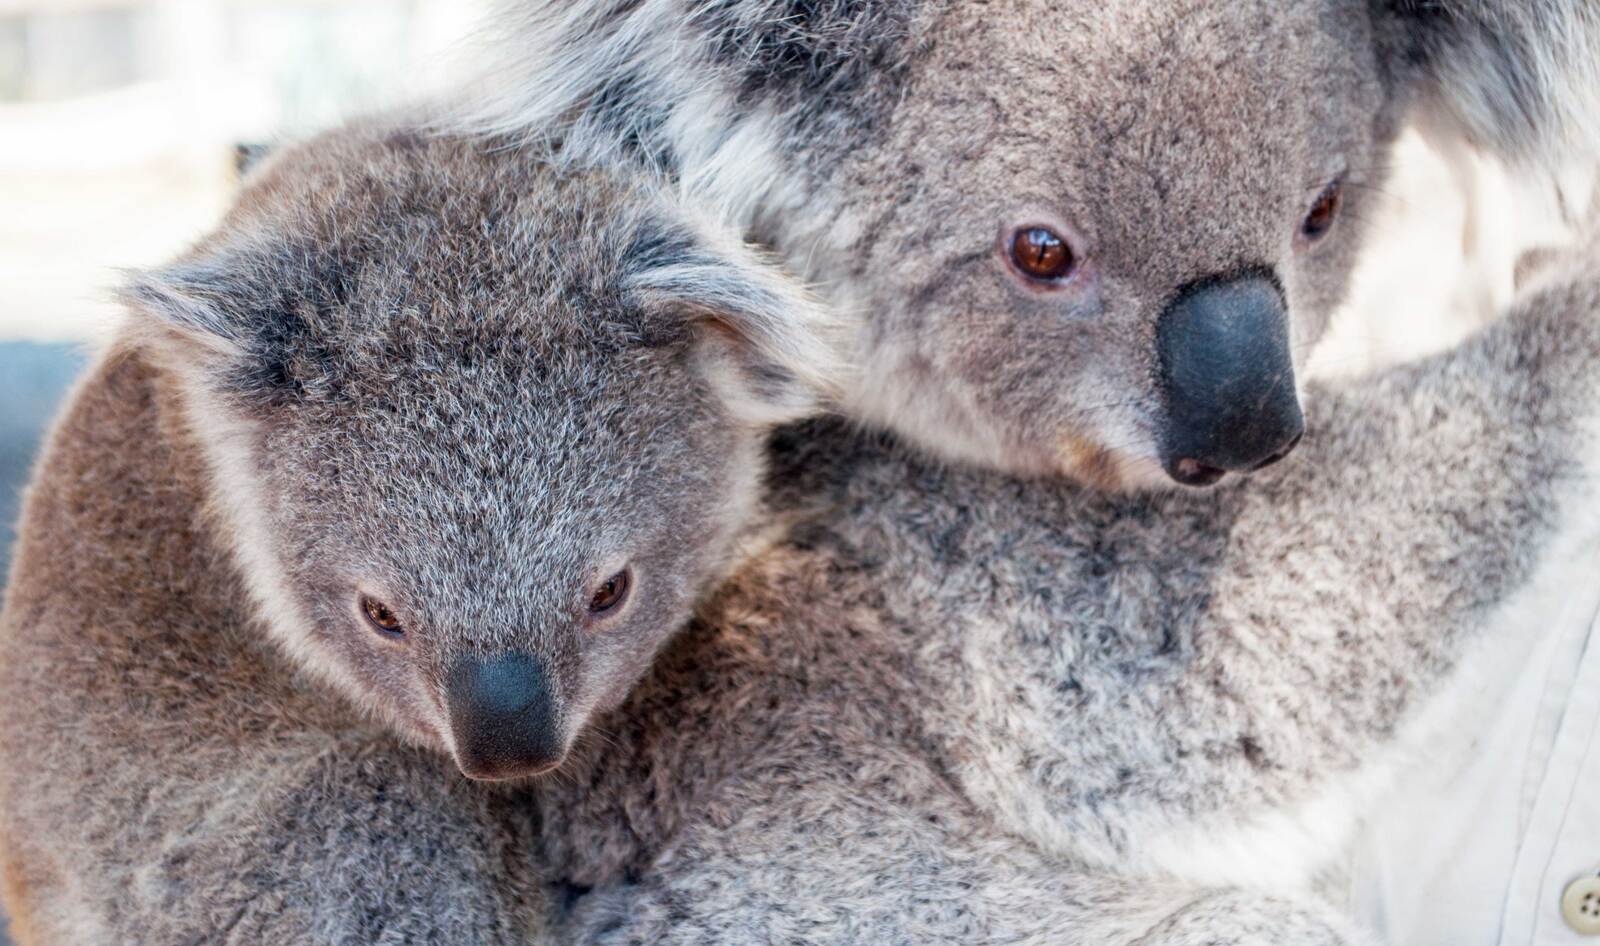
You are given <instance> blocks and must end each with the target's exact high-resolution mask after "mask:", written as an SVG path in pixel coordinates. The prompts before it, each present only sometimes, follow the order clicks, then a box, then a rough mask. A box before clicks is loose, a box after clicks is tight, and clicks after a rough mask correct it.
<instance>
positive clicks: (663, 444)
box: [0, 123, 835, 944]
mask: <svg viewBox="0 0 1600 946" xmlns="http://www.w3.org/2000/svg"><path fill="white" fill-rule="evenodd" d="M126 298H127V300H128V302H129V304H130V308H131V310H132V312H131V315H132V318H131V319H130V322H129V325H128V327H127V328H126V330H125V331H123V332H122V333H121V335H120V336H119V337H118V339H117V340H116V342H115V343H114V345H113V346H112V347H111V350H110V352H109V353H108V354H107V355H106V356H105V357H104V358H103V359H102V360H101V362H100V363H99V365H98V367H97V368H96V369H95V370H94V371H93V372H92V373H91V374H90V376H89V377H88V379H87V380H86V381H85V382H84V383H83V385H82V386H81V387H80V389H79V391H78V392H77V395H76V397H75V398H74V400H73V403H72V405H71V407H70V408H69V409H68V411H67V413H66V416H65V418H64V419H63V420H62V422H61V423H60V425H59V427H58V429H57V430H56V432H55V434H54V436H53V438H52V440H51V443H50V446H49V448H48V450H47V455H46V458H45V459H44V461H43V464H42V466H41V468H40V471H39V473H38V476H37V478H36V481H35V483H34V484H33V486H32V487H31V490H30V492H29V496H28V500H27V511H26V513H25V524H24V525H23V528H22V533H21V540H20V543H19V546H18V549H17V557H16V564H15V566H14V571H13V574H12V579H11V583H10V588H9V591H8V596H7V600H6V609H5V611H4V614H3V616H0V640H3V641H4V642H5V646H7V647H8V648H13V651H12V654H11V656H10V657H8V658H7V660H6V661H5V662H4V668H3V670H0V693H4V695H5V696H4V700H3V701H0V760H3V761H0V849H3V851H4V878H5V890H6V897H7V901H8V904H9V905H10V907H11V908H12V909H13V910H14V916H15V918H16V919H15V922H16V924H17V926H18V930H17V935H18V938H19V939H20V940H21V941H22V942H24V943H43V942H71V943H110V942H145V943H174V944H175V943H187V942H202V941H203V942H218V941H224V940H226V941H229V942H239V941H251V942H274V943H285V942H324V941H348V942H380V941H381V942H394V943H400V942H406V943H412V942H424V941H427V942H450V943H463V942H473V943H476V942H497V943H498V942H505V943H511V942H524V941H526V939H527V936H528V935H529V930H530V929H534V928H536V925H537V921H538V919H539V918H540V917H541V916H542V915H543V912H542V911H538V910H534V911H530V910H529V906H530V904H532V903H533V902H534V895H535V893H536V892H537V891H538V890H539V885H538V883H537V882H535V881H533V880H531V879H529V880H524V881H522V882H519V883H508V882H506V881H510V880H513V879H515V878H518V877H520V876H522V875H523V874H524V873H525V872H526V871H525V870H524V869H523V868H522V867H519V866H518V865H519V861H520V859H521V858H522V857H524V856H525V852H526V849H527V844H526V843H518V838H519V833H518V832H519V831H521V832H526V831H527V830H530V823H529V822H528V815H527V812H526V810H525V809H524V808H521V807H517V806H509V805H506V804H504V803H503V802H502V801H501V800H500V797H499V796H497V795H495V794H493V793H491V792H487V791H474V790H473V789H472V788H470V787H469V786H468V785H465V784H463V783H462V781H461V779H460V778H459V777H458V776H453V775H452V774H451V772H452V770H451V768H450V767H449V765H448V763H447V762H445V761H444V759H443V758H442V757H436V752H437V751H442V752H444V753H448V754H449V755H451V756H454V757H455V759H456V761H457V762H458V763H459V764H460V765H461V767H462V769H463V770H464V771H468V772H469V773H471V774H474V775H478V774H484V775H486V776H488V777H494V776H498V775H507V774H510V775H517V774H524V773H523V770H522V768H519V767H526V766H532V765H534V763H531V762H528V760H527V759H526V758H525V757H524V756H522V755H518V752H519V751H520V748H521V747H520V745H519V744H515V743H514V741H512V737H511V736H508V735H507V730H506V729H505V727H504V726H499V727H497V728H495V729H494V730H493V731H491V732H488V733H487V735H485V734H482V733H476V732H465V733H464V729H466V730H470V729H471V728H472V724H471V721H470V720H469V722H468V723H464V722H463V718H462V717H463V714H462V711H461V709H460V706H459V705H458V704H459V702H460V700H461V696H460V694H459V693H458V692H457V683H456V682H455V681H456V676H457V674H456V672H455V671H453V670H452V668H453V667H460V666H467V667H469V668H476V667H479V666H481V665H484V662H486V661H488V662H490V663H488V664H487V665H488V666H490V667H491V668H499V670H498V671H496V672H499V671H504V670H505V668H506V667H507V666H509V667H511V668H512V669H517V668H524V669H525V668H537V674H536V675H535V679H534V681H533V682H534V684H536V685H535V686H532V687H531V688H530V689H531V690H532V691H534V693H535V695H536V696H537V702H536V703H534V702H530V703H529V705H530V706H534V707H535V709H536V710H537V712H535V713H534V715H533V716H531V717H528V718H532V719H533V720H534V721H535V722H536V723H537V724H538V726H537V729H538V731H537V732H536V733H535V736H536V737H537V739H538V740H540V742H539V743H538V745H537V746H536V749H537V750H538V752H539V753H543V755H544V756H545V757H541V758H539V759H538V760H537V765H538V766H540V767H542V766H546V765H549V764H551V763H553V762H555V761H558V760H559V758H560V756H562V755H564V754H565V752H566V749H567V747H568V746H570V744H571V743H572V741H573V740H574V739H576V737H577V735H578V733H579V732H580V731H581V730H582V729H583V727H584V724H585V721H586V720H587V719H588V718H589V717H590V716H591V715H592V714H594V713H597V712H602V711H605V710H606V709H608V708H611V707H613V706H614V705H615V704H616V703H617V702H619V701H620V700H621V699H622V698H623V697H624V696H625V695H626V693H627V692H628V690H629V688H630V687H631V686H632V685H633V683H634V682H635V681H636V679H637V678H638V677H639V676H640V675H641V674H642V673H643V672H644V671H645V669H646V667H647V666H648V665H649V663H650V661H651V659H652V658H653V656H654V654H655V652H656V650H657V649H658V648H659V647H660V646H661V644H662V643H663V641H665V640H666V638H667V637H668V636H669V635H670V634H672V633H673V632H675V631H677V630H679V629H680V628H681V627H682V626H683V625H684V623H685V622H686V621H687V619H688V616H689V612H690V609H691V607H692V605H693V603H694V602H695V601H696V600H697V599H698V598H700V597H702V596H703V594H704V592H705V591H706V590H707V588H708V587H709V586H710V585H711V584H712V583H714V582H716V581H717V580H719V579H720V577H721V576H722V575H723V573H724V572H725V571H726V570H727V569H728V568H730V567H731V566H732V564H733V563H734V562H735V561H736V560H737V557H738V556H739V555H740V554H741V553H742V550H745V551H747V549H746V546H748V545H750V544H752V543H754V542H756V540H757V538H758V536H757V535H756V534H755V532H756V531H757V530H756V526H758V524H759V522H760V521H761V520H760V519H759V517H758V516H757V515H756V514H757V512H758V511H759V508H760V505H761V479H762V474H761V470H762V467H763V465H764V456H765V454H764V448H765V444H766V440H767V433H768V431H769V429H770V427H771V425H773V424H776V423H779V422H783V421H786V420H793V419H795V418H798V417H801V416H805V415H806V414H808V413H810V412H813V411H815V410H816V409H818V405H819V403H820V399H821V398H822V397H824V396H825V395H826V393H827V392H828V390H830V388H831V381H830V378H831V376H832V374H833V373H834V367H833V366H834V364H835V360H834V355H833V353H832V349H831V348H830V345H831V342H830V331H831V329H830V323H829V322H828V321H827V319H826V317H825V316H824V314H823V312H822V310H820V309H819V308H818V307H816V306H815V305H814V304H813V303H812V302H811V300H810V299H809V298H808V297H807V296H806V294H805V293H804V292H803V291H801V290H800V289H799V288H798V286H797V284H795V283H794V282H793V281H791V280H788V279H786V278H784V277H782V276H780V275H779V274H778V273H777V271H776V270H775V269H774V268H773V267H772V266H770V265H769V264H768V263H767V262H766V261H764V260H763V259H761V258H760V257H759V256H757V255H756V254H754V253H752V252H751V251H750V250H748V249H747V248H745V247H744V246H743V245H742V244H741V243H740V242H739V241H738V240H737V239H732V238H730V237H729V236H728V235H727V233H725V232H723V231H722V230H720V229H718V228H717V227H715V226H714V225H712V224H710V223H709V222H707V221H705V220H702V219H700V218H698V217H696V216H694V215H692V214H690V213H688V212H687V211H685V210H684V209H683V208H681V207H679V206H677V205H676V204H675V203H673V202H672V201H670V200H666V199H664V198H663V197H662V195H660V194H659V193H657V192H656V191H655V190H653V189H651V188H648V187H641V186H638V185H637V184H635V183H631V182H629V181H627V180H626V179H620V178H618V177H616V176H615V175H607V174H602V173H599V172H596V171H577V170H567V171H562V172H555V171H553V170H551V169H549V168H546V167H541V166H539V165H538V163H537V162H536V161H533V160H530V158H529V156H528V155H526V154H521V153H517V152H515V151H514V150H512V149H507V148H505V147H503V146H499V145H496V143H493V142H485V143H468V142H465V141H462V140H453V139H445V138H436V137H428V136H422V135H419V134H417V133H416V132H415V131H414V130H412V129H410V128H407V127H404V126H403V125H394V124H384V123H374V124H372V125H370V126H364V127H360V128H356V129H352V130H347V131H343V132H337V133H333V134H331V135H328V136H324V137H322V138H320V139H317V140H314V141H312V142H310V143H308V144H306V145H304V146H302V147H299V148H297V149H294V150H293V151H291V152H289V153H288V154H285V155H282V156H279V157H276V158H274V159H273V160H272V161H271V162H270V163H269V165H268V166H267V167H266V168H265V169H264V171H263V172H262V173H261V175H260V176H259V177H257V178H256V179H255V180H254V182H253V183H252V184H251V185H250V186H249V187H248V188H247V189H246V191H245V192H244V194H243V195H242V197H241V198H240V200H239V202H238V204H237V205H236V207H235V208H234V209H233V211H232V212H231V213H230V214H229V215H228V217H227V219H226V221H225V222H224V223H223V225H222V226H221V227H220V228H219V229H218V230H217V231H216V232H215V233H214V234H212V235H211V236H210V237H208V238H207V239H206V240H205V241H204V242H202V243H201V244H200V245H199V246H197V247H196V248H195V249H194V250H192V251H191V252H190V253H188V254H186V255H185V256H184V257H183V258H182V259H181V260H179V261H178V262H176V263H174V264H172V265H170V266H167V267H164V268H162V269H160V270H156V271H154V272H151V273H147V274H143V275H139V276H136V277H135V278H134V279H133V280H132V281H131V284H130V287H129V288H128V290H127V292H126ZM624 571H625V572H626V573H627V575H628V576H629V577H628V579H627V581H626V584H627V586H628V587H627V588H626V590H625V597H622V600H620V601H615V600H613V601H612V602H611V606H610V607H608V608H603V609H599V610H600V612H601V613H598V614H597V613H595V612H596V610H597V609H595V608H594V607H592V600H593V599H594V598H595V596H596V594H597V592H596V587H597V585H603V584H604V583H605V581H606V579H607V576H610V575H613V574H619V573H622V572H624ZM616 591H617V589H616V588H615V587H613V588H612V589H610V591H609V592H607V593H608V594H610V593H611V592H616ZM617 597H618V595H612V598H613V599H614V598H617ZM373 599H381V601H382V602H383V607H382V608H381V609H372V608H368V607H366V606H365V604H364V602H370V601H371V600H373ZM374 610H376V611H377V613H378V615H379V618H374V619H370V620H369V615H370V614H372V613H373V611H374ZM364 612H366V613H364ZM390 618H393V619H394V620H393V621H392V622H390V620H389V619H390ZM387 623H393V624H395V625H397V626H395V627H389V626H386V624H387ZM280 645H281V646H280ZM508 654H509V655H513V657H514V659H512V660H510V661H509V663H499V664H496V663H493V662H492V661H494V660H496V659H499V658H500V657H502V656H504V655H508ZM530 672H532V671H530ZM503 676H504V674H503V673H502V674H501V676H500V677H494V678H493V679H492V680H491V683H497V685H499V684H503V683H504V682H505V681H504V679H503ZM338 694H342V696H343V697H345V698H347V699H341V698H340V696H339V695H338ZM493 695H495V694H491V696H493ZM513 695H516V694H513ZM517 708H520V706H519V707H514V709H517ZM530 712H533V711H530ZM523 715H524V717H526V716H527V715H528V714H523ZM518 718H519V719H521V718H523V717H518ZM491 722H492V723H493V722H499V723H504V720H503V719H497V720H491ZM464 740H465V743H466V744H468V745H475V744H477V743H478V742H483V743H484V745H485V746H486V747H487V748H485V749H484V750H483V751H484V752H486V753H489V754H490V756H491V757H490V759H489V762H488V763H483V764H482V768H481V771H480V770H479V769H478V768H476V767H475V765H476V763H474V764H469V761H470V760H469V758H468V757H469V756H470V755H471V753H469V752H468V751H467V750H466V749H465V748H464ZM508 741H512V742H511V744H509V745H508ZM495 753H500V755H494V754H495ZM508 767H509V768H508ZM390 806H394V807H393V809H392V810H390ZM485 872H488V873H489V874H490V875H491V876H493V877H495V878H496V879H497V880H499V881H501V883H498V884H491V883H484V882H482V880H481V877H480V875H482V874H484V873H485Z"/></svg>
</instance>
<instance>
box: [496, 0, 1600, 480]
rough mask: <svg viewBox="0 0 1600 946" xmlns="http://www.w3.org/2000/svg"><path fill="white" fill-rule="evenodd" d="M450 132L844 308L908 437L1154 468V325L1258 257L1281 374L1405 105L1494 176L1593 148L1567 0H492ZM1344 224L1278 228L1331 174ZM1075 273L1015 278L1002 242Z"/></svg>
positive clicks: (949, 447) (1339, 262)
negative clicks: (789, 274)
mask: <svg viewBox="0 0 1600 946" xmlns="http://www.w3.org/2000/svg"><path fill="white" fill-rule="evenodd" d="M502 22H503V24H504V26H503V29H502V30H501V39H500V40H499V41H498V42H497V43H495V44H494V45H493V46H492V47H491V52H492V53H493V55H490V56H488V57H486V61H487V62H488V65H487V67H486V69H485V72H486V74H487V78H486V79H485V80H484V81H483V82H482V83H481V84H480V86H479V87H478V88H476V89H474V90H473V92H472V93H471V95H470V96H469V97H468V103H467V104H468V105H469V106H470V108H471V109H472V112H473V114H474V116H475V117H474V118H473V119H472V120H471V122H470V124H472V125H473V127H477V128H488V129H492V130H495V131H498V132H505V133H511V134H518V135H524V136H532V137H549V138H552V139H555V140H559V141H560V142H561V144H562V145H563V146H564V147H566V148H567V149H569V150H570V152H571V153H573V154H576V155H580V156H583V157H584V158H586V159H587V158H590V157H593V156H595V155H606V156H610V157H623V158H627V159H633V160H641V161H642V162H643V163H644V164H645V165H647V166H649V167H651V168H654V169H656V170H658V171H660V172H663V173H666V174H668V175H671V176H674V177H676V178H677V179H678V180H679V182H680V183H681V184H682V186H684V187H685V188H687V189H688V190H690V191H691V192H693V193H696V194H701V195H705V196H706V197H707V198H708V199H711V200H713V201H717V202H720V203H722V204H725V205H726V206H727V207H728V208H729V211H730V213H731V214H732V215H733V216H734V217H735V218H736V219H742V220H744V221H745V222H746V223H747V225H748V226H749V227H750V229H751V232H752V233H753V234H755V235H756V236H757V237H758V238H760V239H761V240H763V241H765V242H768V243H770V244H771V245H773V246H774V247H775V248H776V249H777V250H778V251H779V252H780V253H781V254H782V255H783V256H784V257H785V258H786V259H787V260H788V261H789V263H790V264H791V265H792V266H793V267H794V268H795V269H796V271H798V272H801V273H802V274H804V275H805V276H807V277H808V278H810V279H812V280H813V281H815V282H817V283H819V284H820V285H822V286H823V287H825V289H826V290H827V291H828V292H829V293H830V294H831V299H832V301H833V302H834V303H835V304H836V305H838V306H839V307H840V308H841V309H842V310H843V311H845V312H847V313H853V314H855V315H856V317H857V318H858V320H859V325H860V333H861V338H860V346H861V350H862V351H863V353H864V357H863V366H864V368H865V370H864V371H863V372H862V374H861V375H860V377H859V378H858V380H857V383H856V384H854V385H853V386H852V389H851V397H850V408H851V410H852V412H853V413H854V414H856V415H857V416H858V417H860V418H861V419H864V420H866V421H869V422H871V423H874V424H877V425H879V426H882V427H885V428H887V429H892V430H894V431H896V432H897V433H899V434H901V435H902V436H906V437H908V438H910V439H912V440H914V441H915V442H916V443H918V444H919V445H920V446H922V447H924V448H927V449H930V450H933V451H935V452H938V453H942V454H944V455H946V456H951V457H955V458H958V459H962V460H967V461H976V462H979V463H982V464H984V465H989V466H994V467H998V468H1001V469H1006V470H1010V471H1013V472H1020V473H1027V474H1036V473H1046V474H1061V473H1065V474H1067V475H1071V476H1074V477H1077V478H1079V479H1080V480H1083V481H1086V482H1089V483H1091V484H1094V485H1099V486H1108V487H1130V486H1131V487H1138V486H1144V485H1151V484H1156V483H1163V484H1164V483H1166V482H1167V480H1166V478H1165V477H1164V476H1163V475H1162V473H1161V471H1160V468H1159V464H1158V463H1157V462H1156V457H1155V453H1156V448H1155V443H1156V441H1157V440H1158V439H1159V436H1160V432H1161V429H1162V425H1163V424H1164V422H1165V413H1164V408H1163V405H1162V403H1161V391H1160V388H1159V384H1158V383H1157V380H1156V376H1157V371H1156V370H1155V358H1156V355H1155V351H1154V345H1153V344H1152V336H1153V328H1154V325H1155V322H1156V319H1157V318H1158V316H1159V314H1160V312H1161V310H1162V308H1163V306H1164V305H1165V304H1166V303H1167V301H1168V300H1169V299H1171V298H1172V297H1173V296H1174V294H1176V293H1177V292H1178V291H1179V290H1180V287H1182V286H1184V285H1186V284H1188V283H1189V282H1190V281H1192V280H1195V279H1198V278H1205V277H1208V276H1211V275H1215V274H1218V273H1227V272H1234V271H1239V270H1241V269H1252V268H1254V269H1264V270H1271V271H1273V272H1274V273H1275V274H1276V276H1277V278H1278V279H1279V281H1280V282H1281V283H1282V284H1283V285H1284V286H1285V288H1286V289H1287V290H1288V298H1289V303H1290V317H1291V320H1292V323H1293V336H1294V343H1295V348H1296V352H1297V355H1298V356H1299V358H1300V360H1301V363H1302V366H1303V359H1304V356H1305V354H1306V353H1307V352H1309V350H1310V348H1311V346H1312V344H1313V343H1314V342H1315V341H1316V340H1317V339H1318V338H1319V337H1320V336H1321V334H1322V332H1323V331H1324V329H1325V327H1326V323H1327V319H1328V317H1329V314H1330V313H1331V312H1332V311H1333V310H1334V308H1335V307H1336V306H1337V305H1338V303H1339V302H1340V301H1341V300H1342V298H1343V295H1344V291H1345V287H1346V284H1347V282H1348V279H1349V275H1350V271H1351V267H1352V264H1353V261H1354V259H1355V258H1356V254H1357V251H1358V249H1359V248H1360V246H1361V245H1362V243H1363V241H1364V233H1363V227H1362V226H1361V221H1362V219H1363V218H1364V217H1365V216H1367V211H1368V209H1369V208H1370V207H1371V197H1372V195H1373V193H1374V192H1375V191H1376V190H1377V189H1379V188H1381V187H1382V186H1384V184H1385V180H1386V174H1385V165H1386V163H1387V158H1388V154H1389V148H1390V145H1391V144H1392V142H1393V140H1394V137H1395V134H1396V132H1397V130H1398V128H1399V127H1401V124H1402V122H1403V120H1404V119H1406V118H1407V117H1411V116H1418V115H1421V116H1426V117H1428V118H1429V119H1430V127H1432V128H1433V129H1434V130H1436V131H1440V132H1449V133H1451V134H1455V135H1457V136H1458V137H1460V136H1465V137H1466V138H1467V139H1469V140H1470V141H1472V142H1473V143H1476V144H1479V145H1483V146H1486V147H1492V148H1495V149H1497V150H1498V151H1500V152H1501V153H1503V154H1506V155H1508V156H1510V157H1513V158H1515V159H1516V160H1518V161H1520V162H1521V163H1522V164H1524V165H1547V164H1548V165H1553V164H1558V163H1560V162H1561V161H1562V160H1563V159H1565V158H1568V157H1572V156H1580V157H1589V158H1592V157H1593V155H1594V154H1595V153H1596V151H1597V147H1600V74H1597V70H1600V13H1597V11H1596V8H1595V6H1594V5H1593V4H1592V3H1590V2H1588V0H1538V2H1535V3H1525V2H1522V0H1459V2H1416V0H1393V2H1385V0H1316V2H1307V3H1269V2H1254V0H1252V2H1244V3H1235V2H1221V0H1117V2H1112V3H1105V2H1100V0H1092V2H1090V0H1074V2H1071V3H1059V2H1048V3H1047V2H1031V0H1025V2H1013V3H984V2H966V3H949V2H946V0H877V2H870V3H869V2H860V0H822V2H813V0H805V2H796V0H579V2H572V0H506V2H504V3H503V4H502ZM1338 177H1342V178H1343V179H1344V181H1345V185H1346V186H1345V197H1346V206H1345V212H1344V220H1343V222H1342V223H1341V224H1340V225H1339V226H1338V227H1337V228H1336V229H1335V230H1334V232H1333V233H1332V234H1330V236H1329V237H1328V238H1327V239H1326V240H1324V241H1323V242H1322V243H1321V244H1320V245H1319V246H1317V247H1316V248H1314V249H1312V250H1307V249H1306V248H1304V247H1301V248H1298V249H1297V244H1296V242H1295V240H1294V239H1293V235H1294V233H1295V231H1296V228H1297V226H1298V225H1299V223H1300V221H1301V219H1302V217H1303V216H1304V214H1305V213H1306V210H1307V208H1308V207H1309V206H1310V204H1311V202H1312V201H1313V200H1314V198H1315V197H1316V196H1317V195H1318V193H1319V192H1320V191H1321V190H1322V188H1323V187H1324V185H1325V184H1327V183H1328V182H1329V181H1331V180H1333V179H1335V178H1338ZM1030 223H1046V224H1050V225H1052V226H1056V227H1057V228H1058V229H1060V230H1061V231H1062V232H1064V233H1066V234H1068V235H1069V236H1070V237H1071V238H1072V239H1073V240H1074V241H1075V242H1076V244H1077V249H1078V250H1079V251H1080V254H1081V255H1082V257H1083V259H1084V260H1085V261H1086V265H1085V267H1084V269H1083V270H1082V271H1081V273H1080V278H1077V279H1076V283H1075V285H1074V286H1073V287H1069V288H1068V289H1067V290H1066V291H1058V292H1040V291H1037V290H1030V289H1029V288H1027V287H1025V286H1021V285H1019V284H1018V282H1017V280H1016V279H1015V278H1014V277H1013V275H1012V274H1011V273H1010V271H1009V270H1008V269H1007V267H1006V266H1005V264H1004V263H1003V262H1002V260H1001V259H1000V254H999V253H998V252H997V249H998V244H999V243H1000V240H998V239H997V238H998V237H1000V236H1001V234H1003V233H1004V232H1005V231H1006V230H1007V228H1010V227H1013V226H1017V225H1022V224H1030Z"/></svg>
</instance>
